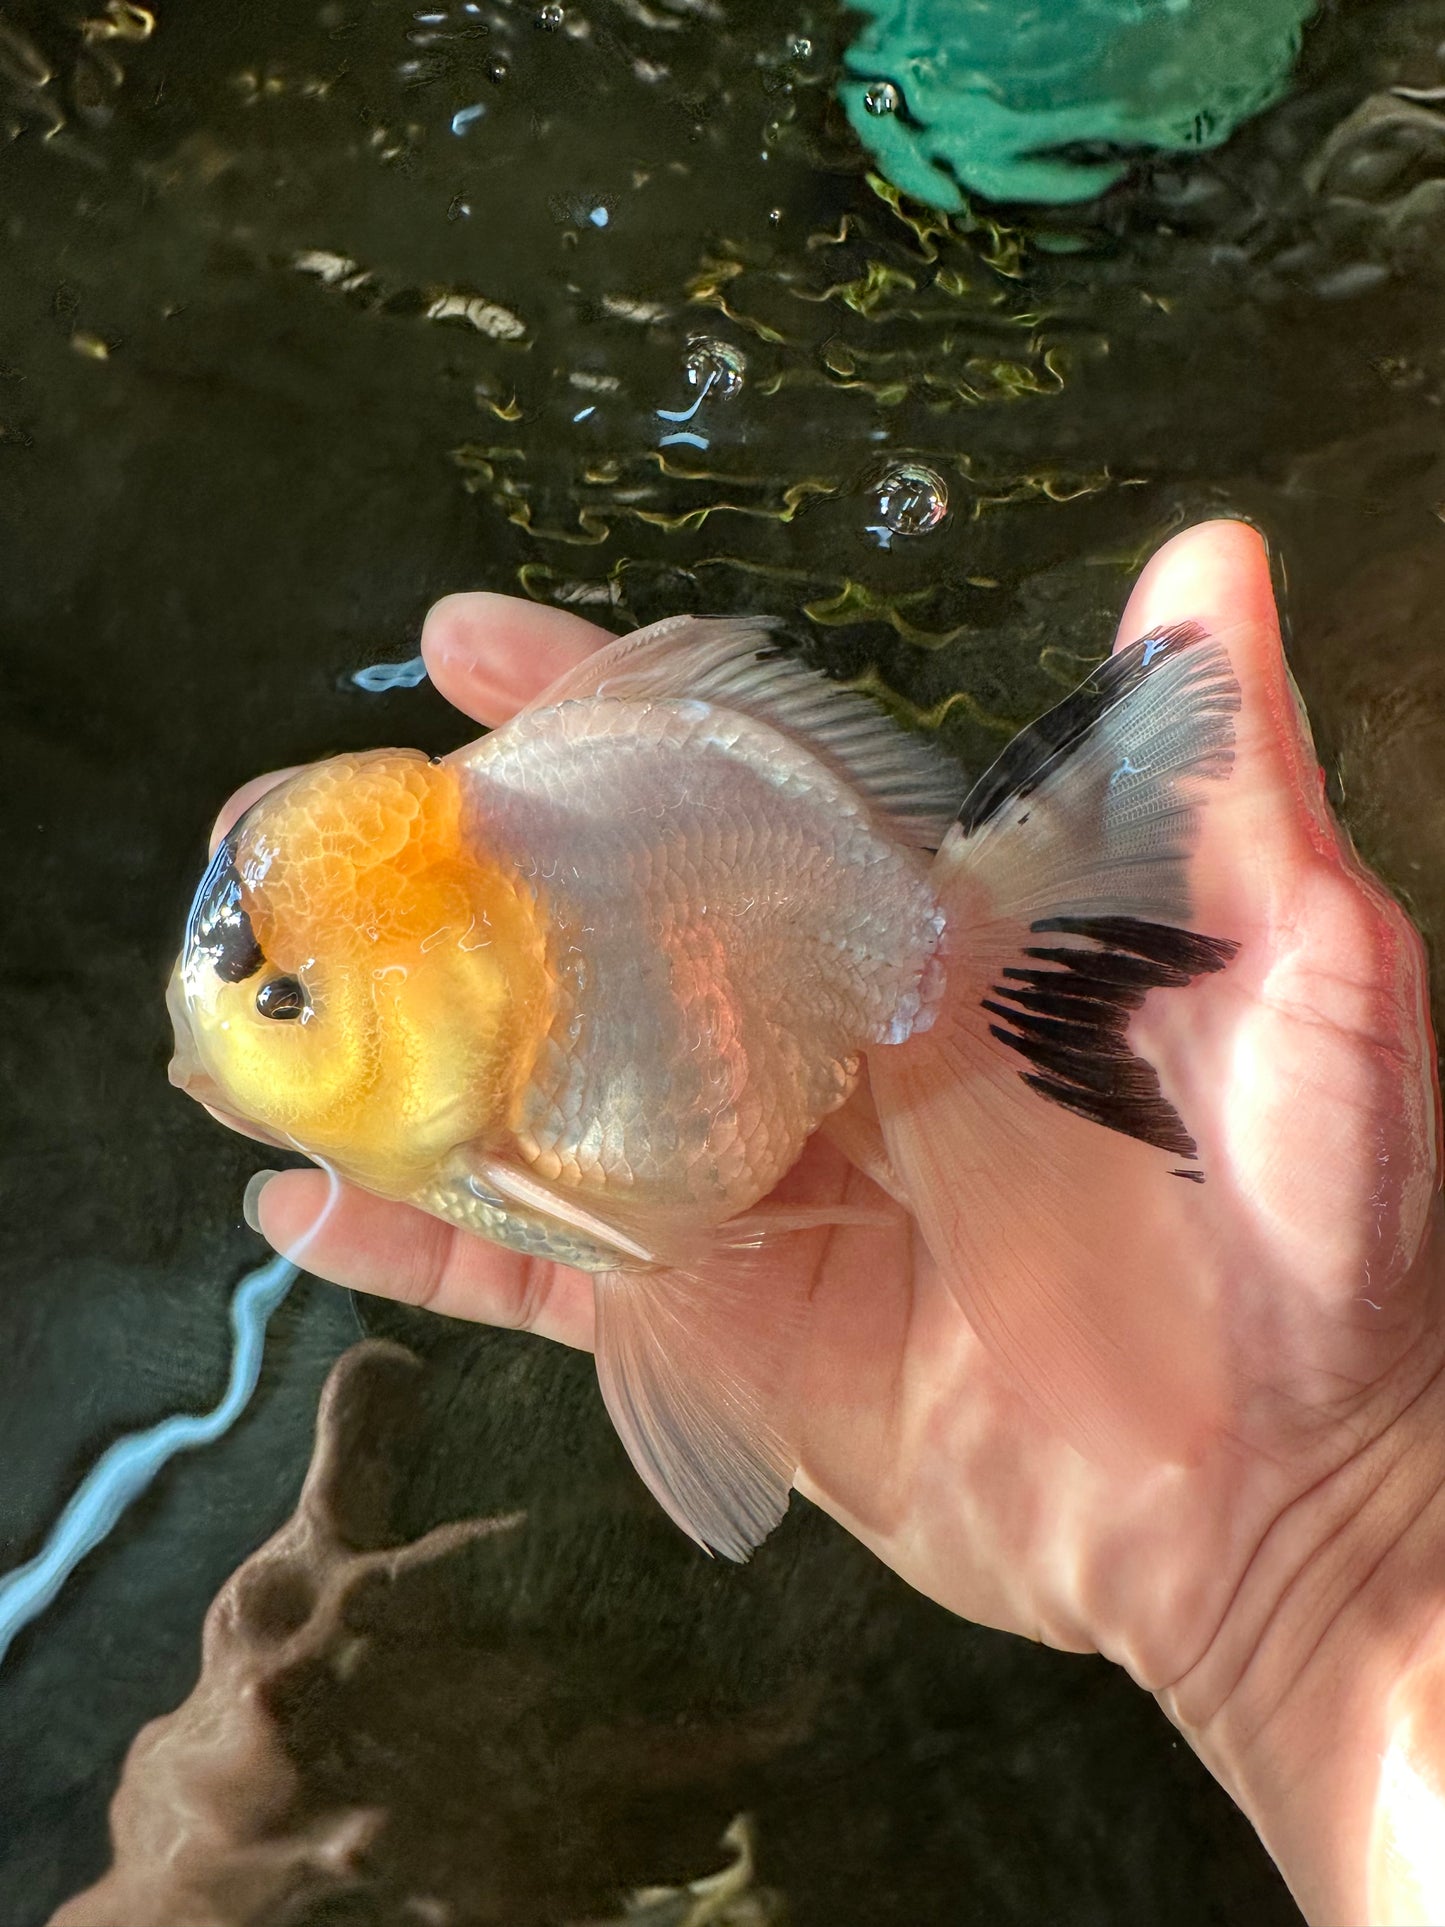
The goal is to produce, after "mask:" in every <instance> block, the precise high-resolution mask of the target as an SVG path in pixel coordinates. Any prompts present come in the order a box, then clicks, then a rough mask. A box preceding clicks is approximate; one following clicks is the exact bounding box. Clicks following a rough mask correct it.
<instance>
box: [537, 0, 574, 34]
mask: <svg viewBox="0 0 1445 1927" xmlns="http://www.w3.org/2000/svg"><path fill="white" fill-rule="evenodd" d="M566 18H567V13H566V9H565V8H563V7H559V6H555V5H554V6H546V7H538V9H537V25H538V26H539V27H540V28H541V29H542V31H543V33H556V31H557V29H558V28H559V27H560V26H561V25H562V22H563V21H564V20H565V19H566Z"/></svg>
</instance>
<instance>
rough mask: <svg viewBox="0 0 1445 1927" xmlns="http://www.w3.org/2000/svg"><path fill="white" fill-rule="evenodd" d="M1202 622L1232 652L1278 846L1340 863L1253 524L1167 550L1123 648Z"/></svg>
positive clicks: (1255, 774) (1245, 733) (1184, 538)
mask: <svg viewBox="0 0 1445 1927" xmlns="http://www.w3.org/2000/svg"><path fill="white" fill-rule="evenodd" d="M1178 622H1197V623H1198V624H1199V625H1200V626H1201V627H1202V628H1204V629H1206V630H1207V631H1208V632H1209V633H1210V634H1211V635H1214V636H1217V637H1219V639H1220V640H1221V641H1222V642H1224V643H1225V644H1226V646H1227V647H1228V649H1229V653H1230V659H1231V662H1232V663H1233V666H1234V672H1235V674H1236V676H1237V677H1238V678H1239V682H1240V687H1241V691H1242V694H1243V700H1244V707H1243V710H1242V712H1241V716H1240V723H1239V730H1238V749H1237V760H1238V761H1239V762H1240V763H1246V762H1247V763H1248V764H1249V765H1250V767H1251V774H1252V778H1254V779H1257V780H1258V781H1259V783H1260V784H1261V787H1262V788H1264V789H1267V790H1268V791H1269V792H1271V793H1272V796H1273V800H1274V802H1275V804H1276V807H1275V808H1274V809H1273V810H1271V811H1270V812H1269V817H1270V819H1271V820H1270V822H1269V825H1268V827H1269V830H1270V832H1271V841H1272V842H1273V843H1274V844H1275V845H1276V847H1278V848H1279V849H1280V852H1281V854H1282V855H1287V857H1288V859H1289V860H1292V861H1293V860H1298V859H1299V858H1301V857H1303V856H1305V855H1308V854H1311V853H1312V854H1314V855H1316V856H1329V857H1332V858H1337V857H1338V856H1339V855H1340V854H1341V845H1340V840H1339V834H1338V830H1337V828H1336V825H1335V822H1334V818H1333V816H1332V815H1331V813H1330V808H1329V804H1328V801H1327V799H1326V795H1325V779H1324V772H1323V770H1322V769H1321V768H1320V763H1319V757H1318V756H1317V755H1316V753H1315V746H1314V741H1313V738H1312V736H1311V734H1310V726H1309V720H1308V718H1307V717H1306V715H1305V710H1304V705H1303V703H1302V702H1301V700H1300V697H1299V692H1298V691H1297V690H1296V688H1295V686H1294V682H1293V679H1292V678H1291V676H1290V673H1289V666H1288V664H1287V663H1286V661H1285V655H1284V646H1283V643H1282V642H1281V639H1280V628H1279V614H1278V611H1277V609H1276V608H1275V600H1274V584H1273V582H1272V580H1271V578H1270V568H1269V551H1268V549H1267V547H1266V546H1265V541H1264V538H1263V536H1261V535H1260V534H1259V532H1258V531H1257V530H1256V529H1252V528H1251V527H1250V526H1249V525H1248V523H1245V522H1234V521H1219V522H1201V523H1199V524H1198V525H1197V526H1196V527H1195V528H1192V529H1185V530H1184V532H1183V533H1182V534H1180V535H1176V536H1175V537H1174V538H1173V540H1172V541H1169V542H1166V543H1165V544H1164V546H1163V548H1161V549H1159V550H1158V551H1157V552H1156V553H1155V555H1154V556H1153V557H1152V558H1151V559H1150V561H1149V563H1148V564H1147V565H1146V567H1145V568H1144V570H1143V572H1142V573H1141V575H1140V577H1139V580H1138V582H1137V583H1136V584H1135V586H1134V592H1133V594H1132V595H1131V596H1130V598H1129V601H1128V604H1127V606H1126V608H1125V610H1124V616H1123V620H1122V621H1121V622H1120V624H1119V633H1118V635H1117V637H1116V638H1115V642H1114V648H1115V650H1116V651H1117V650H1119V649H1122V648H1125V647H1127V646H1128V644H1130V643H1131V642H1133V641H1135V640H1136V639H1137V638H1138V637H1140V636H1147V635H1149V634H1151V633H1153V632H1154V631H1157V630H1160V629H1164V628H1167V627H1169V626H1170V625H1171V624H1173V623H1178Z"/></svg>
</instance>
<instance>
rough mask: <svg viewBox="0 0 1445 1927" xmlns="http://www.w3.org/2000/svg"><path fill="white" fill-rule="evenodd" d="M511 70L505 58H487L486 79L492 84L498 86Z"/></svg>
mask: <svg viewBox="0 0 1445 1927" xmlns="http://www.w3.org/2000/svg"><path fill="white" fill-rule="evenodd" d="M511 71H512V70H511V68H510V67H509V66H508V65H507V63H506V61H505V60H489V61H488V62H487V79H488V80H490V81H491V82H492V83H493V85H494V86H497V87H500V86H501V84H502V82H503V81H504V80H505V79H506V78H507V75H508V74H509V73H510V72H511Z"/></svg>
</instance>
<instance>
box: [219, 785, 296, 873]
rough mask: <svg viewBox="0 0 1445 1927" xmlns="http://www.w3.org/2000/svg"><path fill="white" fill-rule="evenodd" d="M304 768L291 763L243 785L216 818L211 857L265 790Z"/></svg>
mask: <svg viewBox="0 0 1445 1927" xmlns="http://www.w3.org/2000/svg"><path fill="white" fill-rule="evenodd" d="M305 767H306V765H305V764H304V763H293V764H292V765H291V766H290V768H289V769H273V770H268V771H267V772H266V774H265V775H264V776H253V777H252V778H251V780H250V782H249V783H243V784H242V785H241V787H240V789H238V790H237V791H236V793H235V795H234V796H232V797H231V798H230V800H229V801H228V802H227V803H225V804H224V805H223V807H222V809H221V813H220V815H219V816H218V817H217V818H216V821H215V824H214V826H213V827H212V830H211V855H212V856H214V855H215V854H216V851H217V850H218V849H219V848H220V846H221V843H222V840H223V839H224V838H225V837H227V836H229V835H230V833H231V831H232V830H234V829H235V827H236V825H237V824H238V823H239V822H240V820H241V818H242V817H243V816H244V815H245V814H246V812H247V810H249V809H250V807H251V805H252V804H253V803H254V802H256V801H258V799H259V798H261V797H263V796H264V795H265V794H266V792H267V790H273V789H275V787H276V785H277V784H278V783H284V782H285V780H286V778H287V777H288V776H294V775H295V774H296V772H297V770H299V769H304V768H305Z"/></svg>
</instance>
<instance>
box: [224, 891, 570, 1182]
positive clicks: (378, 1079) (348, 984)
mask: <svg viewBox="0 0 1445 1927" xmlns="http://www.w3.org/2000/svg"><path fill="white" fill-rule="evenodd" d="M446 908H447V910H448V912H449V916H448V920H447V921H445V922H441V921H434V920H430V919H427V918H425V917H418V918H417V919H416V920H415V927H417V928H422V929H425V930H426V932H427V934H426V935H425V937H424V938H422V939H420V940H416V939H414V938H409V939H408V940H406V941H401V942H398V941H392V942H389V943H379V942H371V941H366V942H342V941H341V940H340V939H339V938H336V939H334V940H333V946H332V951H331V954H329V955H328V956H326V957H325V958H324V959H321V960H319V961H316V962H315V963H313V965H312V967H311V968H310V969H309V970H307V971H304V972H303V975H304V976H305V977H306V978H307V982H308V989H309V991H310V993H311V996H312V1000H313V1005H312V1009H311V1011H310V1013H309V1014H308V1015H307V1016H306V1017H304V1018H301V1019H298V1020H296V1021H293V1022H285V1023H281V1022H276V1021H274V1020H272V1019H268V1018H265V1017H263V1016H261V1015H260V1013H259V1012H258V1011H257V1009H256V989H257V984H258V981H259V980H258V979H252V980H251V981H250V982H249V983H246V984H237V985H230V984H218V983H216V982H215V980H214V979H212V981H211V986H210V989H209V993H208V995H207V997H206V998H205V1000H204V1003H203V1004H202V1005H201V1006H200V1007H199V1008H197V1007H196V1006H195V1005H193V1006H192V1010H193V1024H194V1029H195V1033H196V1038H197V1043H198V1045H199V1048H200V1053H201V1056H202V1059H203V1061H204V1063H205V1065H206V1068H207V1069H208V1070H210V1071H211V1073H212V1075H213V1076H214V1077H215V1078H216V1079H217V1081H218V1083H220V1084H221V1085H222V1087H223V1088H224V1090H225V1091H226V1093H227V1096H228V1099H229V1102H230V1104H231V1106H232V1107H233V1108H234V1109H236V1110H237V1111H238V1112H240V1113H242V1114H243V1115H245V1116H247V1117H249V1118H251V1119H253V1120H254V1121H255V1122H257V1123H259V1124H264V1125H266V1126H267V1127H268V1128H269V1129H271V1130H272V1131H274V1132H276V1133H277V1134H278V1135H280V1136H284V1137H288V1138H290V1139H291V1140H292V1141H293V1142H295V1143H296V1144H297V1146H298V1147H299V1148H300V1149H302V1150H305V1151H307V1152H309V1153H310V1154H312V1155H313V1156H315V1157H318V1158H323V1159H325V1160H326V1161H327V1162H328V1163H330V1164H333V1165H335V1167H336V1168H337V1170H338V1171H340V1172H341V1173H342V1175H343V1176H347V1177H351V1178H353V1179H355V1180H356V1182H358V1183H360V1184H363V1185H365V1186H366V1187H367V1188H368V1189H370V1190H373V1191H378V1192H381V1193H383V1194H384V1195H387V1196H392V1197H408V1196H410V1195H412V1193H414V1192H415V1191H416V1190H417V1189H418V1188H419V1187H420V1185H421V1184H422V1183H423V1182H424V1181H425V1180H426V1178H427V1177H428V1176H429V1175H430V1174H431V1172H432V1171H433V1169H434V1167H435V1166H436V1164H437V1163H438V1162H439V1161H440V1160H441V1159H442V1158H443V1157H445V1156H446V1154H447V1153H448V1152H449V1151H451V1150H452V1149H453V1148H454V1147H455V1146H456V1145H458V1144H462V1143H468V1142H471V1141H473V1140H478V1139H481V1140H495V1139H497V1138H498V1137H499V1136H500V1135H502V1134H503V1133H504V1132H505V1130H506V1128H507V1126H508V1122H509V1119H510V1115H511V1111H512V1107H513V1103H514V1100H515V1098H516V1097H517V1095H518V1093H519V1092H520V1090H521V1088H522V1086H523V1085H524V1083H525V1081H526V1078H527V1076H528V1075H529V1074H530V1071H531V1067H532V1061H533V1057H534V1055H535V1051H536V1048H537V1044H538V1042H539V1041H540V1039H541V1037H542V1036H543V1035H544V1034H545V1030H546V1025H547V1019H548V1012H549V1009H550V992H549V987H548V982H547V979H546V973H545V967H544V965H543V962H542V942H541V937H540V934H539V932H538V930H537V927H536V924H535V921H534V916H533V913H532V911H531V910H530V907H529V906H524V905H523V904H522V903H521V902H520V901H519V900H518V899H517V898H516V897H515V896H514V895H513V893H512V892H511V891H510V890H509V889H508V890H502V889H501V888H500V887H496V886H495V885H494V888H493V889H492V890H491V891H490V892H489V900H488V903H487V907H486V910H485V913H482V912H480V911H479V912H478V913H477V914H473V913H472V910H471V909H470V908H469V909H467V910H466V913H465V915H459V914H457V909H456V899H455V894H454V891H452V890H448V891H447V892H446Z"/></svg>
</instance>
